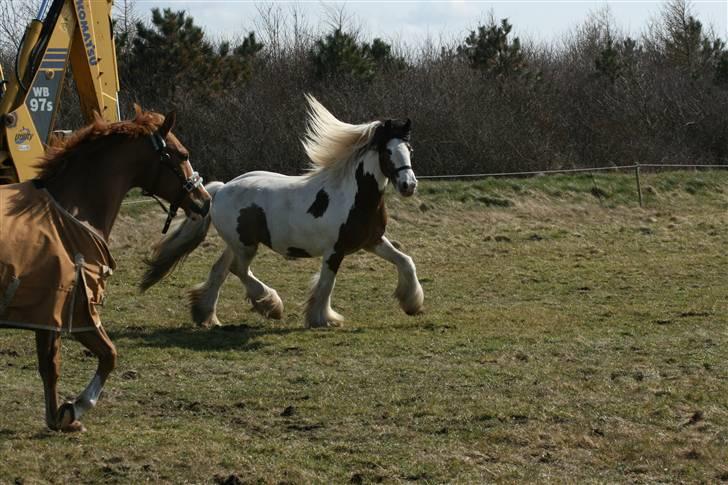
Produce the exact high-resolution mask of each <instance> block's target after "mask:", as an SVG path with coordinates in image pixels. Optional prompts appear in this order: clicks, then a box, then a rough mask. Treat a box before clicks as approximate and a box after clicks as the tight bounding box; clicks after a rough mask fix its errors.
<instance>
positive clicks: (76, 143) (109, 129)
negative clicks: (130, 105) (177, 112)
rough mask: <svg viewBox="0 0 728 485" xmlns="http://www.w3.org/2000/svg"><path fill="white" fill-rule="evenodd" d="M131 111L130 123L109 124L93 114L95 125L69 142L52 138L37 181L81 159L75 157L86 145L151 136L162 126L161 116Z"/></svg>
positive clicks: (138, 109)
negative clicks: (121, 138) (115, 138)
mask: <svg viewBox="0 0 728 485" xmlns="http://www.w3.org/2000/svg"><path fill="white" fill-rule="evenodd" d="M134 109H135V112H136V116H135V118H134V119H133V120H129V121H120V122H117V123H109V122H108V121H106V120H104V119H103V118H101V116H99V115H98V113H94V114H95V117H94V121H93V122H92V123H91V124H90V125H88V126H85V127H84V128H81V129H79V130H77V131H75V132H74V133H73V134H72V135H71V136H69V137H68V138H58V137H53V138H52V139H51V144H50V146H49V147H48V150H47V152H46V154H45V156H44V157H42V158H41V160H40V163H39V164H38V168H39V169H40V173H39V175H38V178H40V179H49V178H52V177H53V176H55V175H58V174H60V173H61V172H63V171H64V170H65V169H66V167H67V166H68V164H69V163H70V162H71V161H72V160H74V159H77V158H78V159H81V158H83V157H77V155H80V154H81V152H82V151H83V150H84V148H87V147H89V142H92V141H94V140H99V139H102V138H103V139H104V141H105V142H106V143H107V144H108V145H110V144H111V143H113V140H112V139H110V138H107V137H108V136H109V135H120V136H123V137H125V138H138V137H141V136H145V135H151V134H152V133H154V132H155V131H157V130H158V129H159V127H160V126H161V125H162V123H163V122H164V116H163V115H161V114H159V113H155V112H153V111H142V109H141V108H140V107H139V106H137V105H135V106H134ZM108 145H107V146H104V147H96V149H104V148H107V147H108Z"/></svg>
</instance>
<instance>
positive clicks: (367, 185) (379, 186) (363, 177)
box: [353, 150, 387, 198]
mask: <svg viewBox="0 0 728 485" xmlns="http://www.w3.org/2000/svg"><path fill="white" fill-rule="evenodd" d="M353 180H354V183H355V184H356V187H357V192H360V191H367V192H368V195H369V196H372V197H373V196H374V195H375V194H379V197H380V198H381V197H382V194H384V189H385V188H386V187H387V177H385V176H384V174H383V173H382V169H381V168H380V166H379V155H378V154H377V152H375V151H373V150H369V151H367V152H365V153H364V154H363V155H362V157H361V158H360V159H359V161H357V163H356V164H355V165H354V177H353Z"/></svg>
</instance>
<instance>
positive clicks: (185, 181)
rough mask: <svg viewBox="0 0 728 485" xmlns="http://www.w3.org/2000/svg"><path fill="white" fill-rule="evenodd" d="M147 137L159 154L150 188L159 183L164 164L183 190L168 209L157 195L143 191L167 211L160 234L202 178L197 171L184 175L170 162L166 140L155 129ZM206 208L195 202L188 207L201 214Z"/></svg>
mask: <svg viewBox="0 0 728 485" xmlns="http://www.w3.org/2000/svg"><path fill="white" fill-rule="evenodd" d="M149 138H150V140H151V142H152V146H153V147H154V149H155V150H156V152H157V154H158V155H159V163H158V164H157V173H156V175H155V176H154V183H153V184H152V188H154V187H156V186H157V184H158V183H159V177H160V176H161V170H162V166H165V167H167V168H169V169H170V170H172V173H174V174H175V175H176V176H177V178H178V179H179V180H180V182H182V188H183V189H184V192H183V193H181V194H180V196H179V197H177V200H175V201H174V202H172V203H171V204H170V206H169V209H167V208H166V207H165V206H164V204H163V203H162V201H160V200H159V198H157V196H156V195H154V194H153V193H152V192H150V191H144V195H149V196H151V197H153V198H154V199H155V200H156V201H157V202H158V203H159V205H160V206H162V209H164V210H165V212H167V220H166V221H165V223H164V228H163V229H162V234H166V233H167V230H169V225H170V224H171V223H172V219H174V216H176V215H177V209H179V206H180V205H181V204H182V201H183V200H184V198H185V196H187V195H188V194H190V193H191V192H193V191H194V190H196V189H197V188H199V187H200V186H201V185H202V183H203V179H202V177H200V174H199V173H197V172H192V175H191V176H189V177H187V176H185V174H184V172H183V171H182V169H181V168H180V165H177V164H175V163H173V162H172V156H171V155H170V154H169V150H167V142H166V141H164V138H163V137H162V135H160V134H159V132H158V131H155V132H154V133H152V134H151V135H149ZM207 209H209V204H205V205H204V206H202V207H198V205H197V204H192V207H190V210H191V211H193V212H196V213H198V214H200V215H203V216H204V215H205V214H206V213H207Z"/></svg>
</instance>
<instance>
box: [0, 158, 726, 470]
mask: <svg viewBox="0 0 728 485" xmlns="http://www.w3.org/2000/svg"><path fill="white" fill-rule="evenodd" d="M595 183H596V185H595ZM633 184H634V182H633V179H632V178H631V177H630V176H628V175H600V176H597V177H596V178H595V179H592V178H591V176H578V177H565V176H564V177H561V176H555V177H540V178H532V179H509V180H487V181H479V182H468V183H465V182H447V183H445V182H437V183H435V182H429V183H425V182H423V183H421V187H420V190H419V193H418V195H416V196H415V197H414V198H413V199H408V200H403V199H400V198H398V197H396V196H395V195H390V196H389V199H388V205H389V208H390V226H389V230H388V232H389V234H390V236H391V238H392V239H394V240H396V241H398V242H400V243H401V244H402V246H403V248H404V250H405V251H407V252H408V253H409V254H411V255H412V257H413V258H414V260H415V262H416V263H417V266H418V273H419V276H420V278H421V281H422V285H423V288H424V290H425V298H426V312H425V313H424V314H423V315H420V316H417V317H408V316H406V315H404V314H403V313H402V312H401V311H400V310H399V308H398V306H397V304H396V302H395V301H394V300H393V299H392V297H391V293H392V291H393V290H394V287H395V284H396V272H395V270H394V268H393V267H391V266H389V265H388V264H387V263H385V262H384V261H381V260H378V259H377V258H376V257H374V256H372V255H369V254H360V255H356V256H353V257H350V258H348V259H346V260H345V261H344V264H343V265H342V269H341V271H340V273H339V278H338V281H337V286H336V289H335V291H334V299H333V302H334V308H335V309H336V310H338V311H339V312H340V313H342V314H343V315H344V316H345V317H347V322H346V324H345V326H344V327H342V328H337V329H331V330H316V331H311V330H304V329H303V328H302V322H303V318H302V308H301V305H302V303H303V302H304V301H305V298H306V290H307V286H308V283H309V280H310V277H311V276H312V274H313V273H314V272H315V271H316V268H317V266H318V262H317V261H310V260H301V261H293V262H291V261H285V260H284V259H282V258H280V257H278V256H276V255H274V254H272V253H271V252H270V251H268V250H264V251H262V252H261V256H260V257H259V258H258V259H257V260H256V262H255V264H254V270H255V271H256V274H257V275H258V276H259V277H260V278H261V279H262V280H263V281H265V282H266V283H268V284H269V285H270V286H272V287H274V288H276V289H277V290H278V291H279V293H280V294H281V297H282V298H283V300H284V303H286V304H287V307H286V315H285V317H284V319H283V320H282V321H278V322H271V321H266V320H264V319H262V318H261V317H259V316H258V315H257V314H254V313H252V312H251V311H250V310H249V304H248V303H247V302H245V301H244V299H243V294H242V286H241V285H240V283H239V281H237V280H233V279H232V278H231V279H230V280H229V281H228V283H227V284H226V285H225V287H224V288H223V293H222V297H221V303H220V306H219V309H218V315H219V317H220V319H221V321H222V322H223V323H224V326H223V327H222V328H217V329H213V330H207V329H199V328H194V327H193V326H192V324H191V323H190V318H189V316H188V314H187V310H186V304H185V290H186V288H188V287H190V286H191V285H192V284H194V283H198V282H200V281H202V280H203V279H204V275H205V274H206V272H207V271H208V269H209V265H210V264H211V262H212V261H213V260H214V259H215V258H216V257H217V254H218V251H219V248H220V241H219V239H218V238H217V236H213V235H212V234H211V237H209V238H208V241H206V242H205V243H204V245H203V247H201V248H200V249H198V251H197V252H195V253H194V255H193V257H192V258H190V259H189V260H188V261H187V262H186V263H185V265H184V266H183V267H182V268H181V271H178V273H176V275H175V276H174V277H172V278H171V279H170V280H168V281H166V282H165V283H163V284H162V285H160V286H157V287H154V288H152V290H150V291H149V292H148V293H146V294H144V295H139V294H138V292H137V291H136V289H135V286H136V284H137V282H138V280H139V277H140V274H141V272H142V270H143V264H142V257H143V255H144V254H145V253H146V251H147V250H148V248H149V246H150V245H151V241H153V240H154V239H155V238H156V237H157V235H158V232H159V230H160V228H161V225H162V222H163V218H164V216H163V215H162V214H161V213H160V211H159V210H158V209H157V208H156V206H154V205H145V204H140V205H132V206H127V207H125V208H124V211H123V213H122V215H121V217H120V220H119V222H118V224H117V227H116V229H115V234H114V237H113V241H112V243H113V252H114V254H115V256H116V258H117V261H118V263H119V270H118V271H117V272H116V274H115V275H114V278H112V284H111V289H110V294H109V298H108V302H107V304H106V307H105V308H104V313H103V317H104V321H105V326H106V328H107V329H108V331H109V334H110V335H111V337H112V339H113V340H114V341H115V342H116V344H117V346H118V349H119V354H120V363H119V367H118V368H117V370H116V371H115V372H114V374H113V375H112V377H111V378H110V380H109V382H108V384H107V386H106V389H105V391H104V395H103V397H102V399H101V401H100V402H99V405H98V406H97V407H96V409H94V410H92V411H91V412H90V413H89V414H87V416H86V417H85V419H84V423H85V425H86V427H87V428H88V432H87V433H85V434H82V435H62V434H58V433H53V432H50V431H47V430H46V429H45V428H44V422H43V397H42V386H41V383H40V378H39V376H38V374H37V371H36V361H35V349H34V344H33V336H32V334H31V333H29V332H24V331H9V330H5V331H2V332H0V409H1V412H0V482H2V483H13V482H14V481H19V482H23V483H26V484H27V483H44V482H51V483H113V482H125V483H141V482H155V483H159V482H169V483H215V482H218V483H223V482H225V481H227V483H238V481H239V482H243V483H312V482H318V483H370V482H385V483H392V482H411V481H420V482H426V483H441V482H458V483H479V482H493V481H496V482H559V483H563V482H567V483H589V482H684V483H688V482H720V481H728V251H727V249H728V173H720V172H709V173H706V172H703V173H690V172H682V173H666V174H650V175H646V176H645V177H644V180H643V185H644V186H645V201H646V207H645V208H644V209H640V208H639V207H638V205H637V203H636V195H635V189H634V185H633ZM595 187H596V188H595ZM63 359H64V361H63V362H64V363H63V374H62V380H61V393H62V396H63V397H70V396H72V395H75V393H77V392H79V391H80V390H81V389H82V388H83V387H84V386H85V385H86V383H87V382H88V380H89V379H90V377H91V376H92V374H93V370H94V368H95V365H96V362H95V359H94V358H91V357H90V356H88V355H87V354H86V353H85V352H84V350H83V349H82V348H81V346H80V345H79V344H77V343H76V342H74V341H73V340H72V339H70V338H66V339H64V345H63ZM236 480H238V481H236Z"/></svg>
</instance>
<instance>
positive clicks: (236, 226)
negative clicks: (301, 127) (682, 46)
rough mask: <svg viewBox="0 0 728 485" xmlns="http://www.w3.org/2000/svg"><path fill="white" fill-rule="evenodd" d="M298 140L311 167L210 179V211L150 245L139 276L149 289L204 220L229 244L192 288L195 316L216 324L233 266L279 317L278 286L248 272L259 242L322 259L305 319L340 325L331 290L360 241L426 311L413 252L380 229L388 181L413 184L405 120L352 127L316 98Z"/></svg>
mask: <svg viewBox="0 0 728 485" xmlns="http://www.w3.org/2000/svg"><path fill="white" fill-rule="evenodd" d="M307 99H308V103H309V124H308V131H307V133H306V138H305V139H304V141H303V145H304V148H305V150H306V153H307V154H308V156H309V158H310V160H311V167H310V171H309V172H308V173H307V174H305V175H302V176H297V177H290V176H285V175H281V174H277V173H271V172H250V173H246V174H244V175H241V176H239V177H237V178H236V179H234V180H231V181H230V182H228V183H226V184H222V183H220V182H213V183H212V184H209V185H208V186H207V189H208V191H209V192H210V193H211V194H212V196H213V202H212V209H211V211H210V216H208V217H206V218H204V219H201V220H197V221H193V220H190V219H187V220H185V221H184V222H183V223H182V224H181V225H178V226H177V227H176V228H175V230H174V231H173V232H172V233H170V234H169V235H168V236H167V237H166V238H165V239H163V240H162V241H160V243H159V244H158V245H157V246H156V248H155V252H154V254H153V256H152V258H151V259H150V260H149V261H148V264H149V265H150V267H149V269H148V271H147V273H146V274H145V277H144V279H143V281H142V285H141V286H142V289H147V288H149V287H150V286H152V285H153V284H155V283H156V282H157V281H159V280H160V279H162V278H163V277H164V276H166V275H167V274H169V273H170V272H171V271H172V270H173V269H174V267H175V266H176V264H177V263H178V262H179V261H181V260H182V259H183V258H184V257H185V256H187V255H188V254H190V253H191V252H192V251H193V250H194V249H195V248H196V247H197V246H198V245H199V244H200V243H201V242H202V241H203V240H204V239H205V236H206V234H207V231H208V229H209V226H210V222H212V224H214V226H215V228H216V229H217V232H218V233H219V234H220V236H221V237H222V238H223V239H224V240H225V242H226V243H227V248H226V250H225V252H224V253H223V254H222V255H221V256H220V258H219V259H218V261H217V262H216V263H215V264H214V266H213V267H212V269H211V271H210V275H209V277H208V279H207V281H206V282H205V283H203V284H201V285H198V286H197V287H196V288H194V289H193V290H192V291H191V293H190V296H191V298H190V299H191V305H192V318H193V320H194V321H195V322H196V323H198V324H202V325H216V324H218V323H219V322H218V319H217V316H216V311H215V309H216V305H217V300H218V295H219V291H220V287H221V286H222V284H223V282H224V281H225V279H226V278H227V276H228V275H229V273H230V272H232V273H233V274H235V275H236V276H237V277H238V278H240V280H241V281H242V283H243V285H244V286H245V289H246V292H247V297H248V299H249V300H250V301H251V302H252V304H253V308H255V310H257V311H258V312H259V313H261V314H263V315H265V316H267V317H271V318H280V317H281V316H282V313H283V303H282V302H281V299H280V297H279V296H278V293H277V292H276V291H275V290H274V289H272V288H270V287H268V286H266V285H265V284H264V283H262V282H261V281H260V280H258V279H257V278H256V277H255V276H254V275H253V273H252V271H251V270H250V264H251V262H252V260H253V258H254V257H255V254H256V251H257V249H258V245H259V244H261V243H262V244H265V245H266V246H268V247H270V248H272V249H273V250H274V251H276V252H277V253H279V254H281V255H283V256H286V257H288V258H309V257H323V262H322V265H321V271H320V273H319V275H318V277H317V278H316V280H315V281H316V282H315V284H314V286H313V289H312V291H311V296H310V298H309V300H308V303H307V307H306V321H305V325H306V326H307V327H324V326H331V325H336V324H338V323H339V322H341V321H342V317H341V315H339V314H338V313H336V312H335V311H334V310H333V309H332V308H331V293H332V291H333V289H334V281H335V278H336V273H337V271H338V270H339V266H340V265H341V261H342V260H343V258H344V257H345V256H346V255H348V254H352V253H354V252H356V251H359V250H360V249H365V250H367V251H371V252H372V253H374V254H376V255H377V256H380V257H381V258H383V259H385V260H387V261H389V262H390V263H392V264H394V265H395V266H396V267H397V270H398V274H399V281H398V284H397V288H396V290H395V296H396V298H397V299H398V300H399V303H400V306H401V307H402V309H403V310H404V311H405V312H406V313H407V314H416V313H419V312H420V311H421V310H422V305H423V300H424V297H423V292H422V287H421V285H420V283H419V281H418V280H417V273H416V271H415V265H414V262H413V261H412V258H411V257H409V256H408V255H406V254H404V253H403V252H401V251H399V250H398V249H397V248H395V247H394V246H393V245H392V243H390V242H389V240H387V238H386V237H384V231H385V228H386V225H387V211H386V208H385V206H384V190H385V188H386V187H387V184H388V183H389V182H392V185H394V187H395V188H396V189H397V191H398V192H399V193H400V194H401V195H403V196H405V197H408V196H411V195H412V194H413V193H414V192H415V188H416V186H417V179H416V178H415V174H414V171H413V168H412V159H411V157H412V147H411V146H410V144H409V138H410V131H411V130H410V128H411V124H410V121H409V120H406V121H405V120H391V119H390V120H386V121H373V122H370V123H364V124H359V125H351V124H348V123H344V122H342V121H339V120H338V119H336V118H335V117H334V116H333V115H332V114H331V113H330V112H329V111H328V110H327V109H326V108H324V106H323V105H321V104H320V103H319V102H318V101H316V100H315V99H314V98H313V97H310V96H309V97H307Z"/></svg>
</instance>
